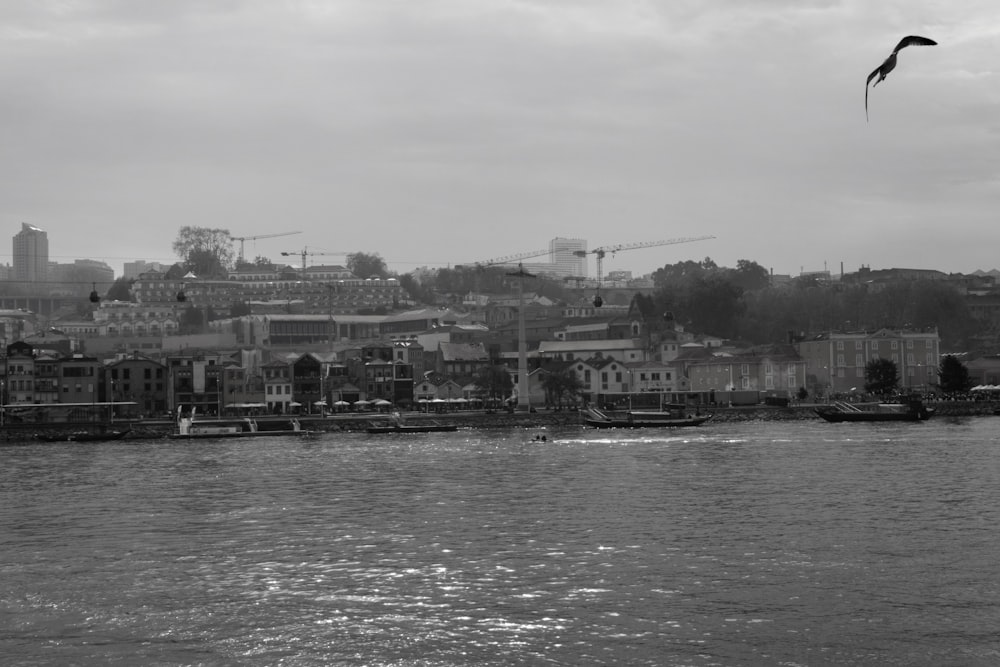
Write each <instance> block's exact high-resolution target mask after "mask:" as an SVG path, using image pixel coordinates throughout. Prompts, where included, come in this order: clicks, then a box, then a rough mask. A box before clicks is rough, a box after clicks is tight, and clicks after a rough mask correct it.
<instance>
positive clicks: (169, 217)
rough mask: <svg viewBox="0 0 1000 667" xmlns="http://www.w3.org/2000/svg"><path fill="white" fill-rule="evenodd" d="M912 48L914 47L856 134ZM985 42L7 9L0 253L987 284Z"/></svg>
mask: <svg viewBox="0 0 1000 667" xmlns="http://www.w3.org/2000/svg"><path fill="white" fill-rule="evenodd" d="M907 34H919V35H925V36H928V37H931V38H933V39H935V40H937V41H938V42H939V45H938V46H933V47H910V48H908V49H905V50H903V51H902V52H901V54H900V57H899V66H898V67H897V69H896V70H895V71H894V72H893V73H892V74H890V75H889V78H888V79H886V80H885V81H884V82H882V83H880V84H879V85H878V86H877V87H876V88H874V89H872V91H871V92H870V97H869V110H870V120H869V122H866V120H865V109H864V88H863V87H864V83H865V79H866V77H867V76H868V74H869V73H870V72H871V71H872V70H873V69H874V68H876V67H877V66H878V65H879V64H880V63H881V62H882V60H883V59H885V57H886V56H888V54H889V52H890V51H891V50H892V47H893V46H894V45H895V44H896V43H897V42H898V40H899V39H900V38H901V37H903V36H904V35H907ZM998 36H1000V4H998V3H996V2H991V1H989V0H983V1H978V0H898V1H895V0H887V1H884V2H881V1H878V0H843V1H838V0H754V1H753V2H748V1H746V0H714V1H713V0H670V1H667V0H657V1H654V0H615V1H614V2H609V1H607V0H311V1H310V0H302V1H299V0H284V1H277V0H171V1H170V2H154V1H140V0H58V1H56V0H5V2H3V3H2V4H0V90H2V93H0V221H2V225H0V236H3V235H6V236H8V237H10V236H13V235H14V234H15V233H17V231H19V229H20V226H21V223H22V222H27V223H30V224H33V225H36V226H38V227H41V228H43V229H45V230H46V231H48V233H49V246H50V253H51V255H52V256H53V258H54V259H56V260H57V261H72V259H74V258H82V257H93V258H99V259H104V260H105V261H107V262H108V263H109V264H111V265H112V266H113V267H114V268H115V269H116V271H120V270H121V264H122V262H124V261H131V260H134V259H147V260H159V261H173V260H174V259H175V257H174V256H173V253H172V251H171V244H172V243H173V241H174V240H175V239H176V237H177V231H178V229H179V228H180V227H181V226H182V225H197V226H204V227H220V228H224V229H228V230H229V231H230V232H231V233H232V234H233V235H234V236H255V235H261V234H269V233H278V232H282V231H299V232H301V233H300V234H297V235H294V236H288V237H283V238H276V239H266V240H265V239H260V240H257V241H247V242H246V254H247V255H248V256H249V257H255V256H257V255H263V256H266V257H270V258H272V259H278V260H280V259H282V258H281V256H280V253H281V252H282V251H285V252H292V253H298V252H299V251H301V250H303V249H306V250H308V251H309V252H311V253H315V254H312V255H310V257H309V260H308V261H309V263H310V264H313V263H316V264H319V263H336V262H342V261H343V259H342V255H338V253H349V252H355V251H362V252H369V253H372V252H377V253H379V254H380V255H381V256H382V257H383V258H385V259H386V261H387V262H388V263H389V266H390V268H391V269H394V270H397V271H400V272H405V271H409V270H411V269H413V268H415V267H417V266H421V265H430V266H435V265H448V264H460V263H467V262H473V261H482V260H487V259H491V258H495V257H498V256H505V255H512V254H518V253H528V252H531V251H534V250H536V249H544V248H546V247H547V245H548V242H549V240H550V239H552V238H554V237H557V236H563V237H571V238H584V239H586V240H587V242H588V243H589V247H590V248H596V247H599V246H612V245H616V244H633V243H641V242H646V241H656V240H661V239H676V238H687V237H695V236H704V235H711V236H714V237H715V239H713V240H705V241H697V242H691V243H683V244H674V245H667V246H662V247H657V248H643V249H632V250H628V251H623V252H620V253H618V254H617V255H615V256H613V257H612V256H610V255H609V256H608V258H607V259H605V262H604V270H605V272H607V271H611V270H631V271H633V272H636V273H644V272H649V271H652V270H655V269H656V268H658V267H661V266H663V265H664V264H669V263H675V262H678V261H683V260H688V259H693V260H700V259H703V258H704V257H706V256H707V257H711V258H712V259H713V260H715V261H716V262H717V263H718V264H720V265H724V266H735V264H736V262H737V260H739V259H750V260H753V261H756V262H759V263H760V264H762V265H763V266H765V267H766V268H768V269H771V270H773V271H774V272H775V273H784V274H793V275H795V274H798V273H799V272H800V271H802V270H806V271H811V270H822V269H824V268H828V269H829V270H831V271H833V272H835V273H836V272H839V270H840V267H841V265H843V267H844V269H845V270H846V271H855V270H857V268H858V267H859V266H861V265H867V266H871V267H872V268H888V267H917V268H936V269H940V270H943V271H949V272H954V271H957V272H971V271H974V270H976V269H991V268H995V267H1000V253H998V248H1000V225H998V224H996V218H997V216H998V214H1000V180H998V176H1000V174H998V171H1000V133H998V130H1000V81H998V76H997V72H996V69H997V68H998V67H1000V39H998ZM0 250H5V251H6V252H0V262H9V261H10V254H9V253H10V245H9V242H8V244H7V246H6V248H2V247H0ZM321 253H322V254H321ZM290 259H293V260H294V261H295V263H298V262H299V261H300V260H298V259H296V258H290ZM591 271H593V263H592V268H591Z"/></svg>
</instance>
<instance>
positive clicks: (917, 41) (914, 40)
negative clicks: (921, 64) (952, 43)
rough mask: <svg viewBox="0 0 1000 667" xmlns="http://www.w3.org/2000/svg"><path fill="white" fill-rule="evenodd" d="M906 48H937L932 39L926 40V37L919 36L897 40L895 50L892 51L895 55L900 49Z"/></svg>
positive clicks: (909, 36) (908, 36)
mask: <svg viewBox="0 0 1000 667" xmlns="http://www.w3.org/2000/svg"><path fill="white" fill-rule="evenodd" d="M907 46H937V42H935V41H934V40H933V39H928V38H927V37H921V36H920V35H907V36H906V37H904V38H903V39H901V40H899V44H897V45H896V48H894V49H893V50H892V52H893V53H896V52H897V51H899V50H900V49H905V48H906V47H907Z"/></svg>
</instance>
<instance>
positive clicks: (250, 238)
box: [229, 232, 302, 262]
mask: <svg viewBox="0 0 1000 667" xmlns="http://www.w3.org/2000/svg"><path fill="white" fill-rule="evenodd" d="M301 233H302V232H279V233H277V234H258V235H257V236H230V237H229V238H231V239H232V240H234V241H239V242H240V260H239V261H241V262H243V261H245V260H244V257H243V242H244V241H256V240H257V239H273V238H276V237H278V236H291V235H292V234H301ZM281 254H282V255H284V254H285V253H281Z"/></svg>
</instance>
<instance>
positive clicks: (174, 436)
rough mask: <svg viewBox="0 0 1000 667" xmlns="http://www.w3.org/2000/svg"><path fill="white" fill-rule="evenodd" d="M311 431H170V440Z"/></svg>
mask: <svg viewBox="0 0 1000 667" xmlns="http://www.w3.org/2000/svg"><path fill="white" fill-rule="evenodd" d="M311 433H312V431H292V430H283V431H238V432H235V433H171V434H170V435H168V436H167V437H168V438H170V439H172V440H216V439H219V438H263V437H265V436H268V437H273V436H279V435H292V436H308V435H310V434H311Z"/></svg>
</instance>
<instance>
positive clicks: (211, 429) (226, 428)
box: [167, 407, 312, 440]
mask: <svg viewBox="0 0 1000 667" xmlns="http://www.w3.org/2000/svg"><path fill="white" fill-rule="evenodd" d="M195 412H196V409H192V410H191V414H189V415H187V416H184V415H183V413H182V411H181V408H180V407H178V408H177V430H176V431H175V432H174V433H171V434H170V435H168V436H167V437H168V438H172V439H178V440H193V439H199V438H204V439H207V438H255V437H262V436H278V435H291V436H306V435H309V434H310V433H312V431H307V430H304V429H303V428H302V425H301V424H300V423H299V420H298V419H296V418H294V417H292V418H291V419H289V420H288V424H287V428H281V429H274V430H271V429H267V430H261V429H260V427H259V426H258V424H257V420H255V419H253V418H251V417H235V418H223V419H206V418H199V417H197V416H196V414H195Z"/></svg>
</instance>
